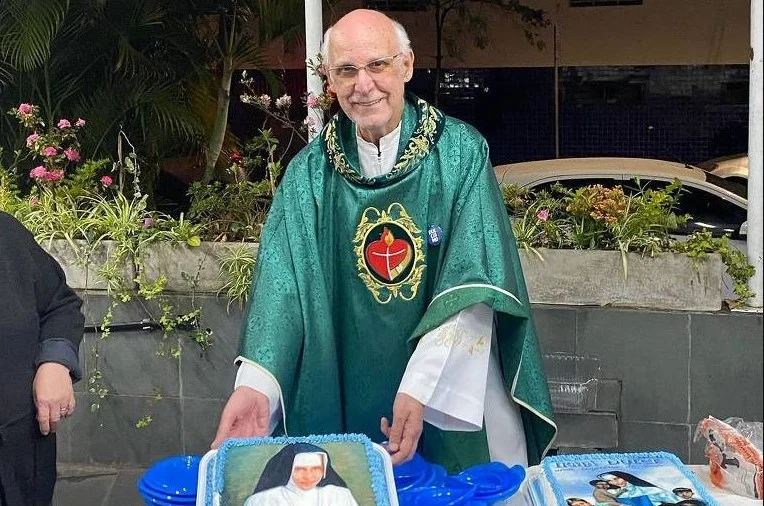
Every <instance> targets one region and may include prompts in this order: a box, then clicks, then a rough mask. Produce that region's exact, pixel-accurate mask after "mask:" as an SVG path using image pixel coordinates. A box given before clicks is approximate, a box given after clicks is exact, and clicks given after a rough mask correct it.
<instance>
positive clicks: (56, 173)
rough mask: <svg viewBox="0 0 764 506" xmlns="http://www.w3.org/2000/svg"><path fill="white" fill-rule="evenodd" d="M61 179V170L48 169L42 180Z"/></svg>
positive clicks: (62, 173)
mask: <svg viewBox="0 0 764 506" xmlns="http://www.w3.org/2000/svg"><path fill="white" fill-rule="evenodd" d="M62 179H64V171H63V170H50V171H48V172H46V173H45V175H44V176H43V180H44V181H51V182H56V181H61V180H62Z"/></svg>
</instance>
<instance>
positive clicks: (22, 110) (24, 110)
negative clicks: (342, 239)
mask: <svg viewBox="0 0 764 506" xmlns="http://www.w3.org/2000/svg"><path fill="white" fill-rule="evenodd" d="M18 111H19V114H24V115H26V114H32V106H31V105H30V104H19V109H18Z"/></svg>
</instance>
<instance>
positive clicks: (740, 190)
mask: <svg viewBox="0 0 764 506" xmlns="http://www.w3.org/2000/svg"><path fill="white" fill-rule="evenodd" d="M706 181H708V182H709V183H711V184H714V185H716V186H718V187H719V188H724V189H725V190H727V191H729V192H732V193H734V194H736V195H740V196H741V197H743V198H744V199H747V198H748V182H747V181H745V184H742V183H743V181H744V180H743V179H742V178H737V177H731V178H723V177H719V176H717V175H716V174H711V173H706Z"/></svg>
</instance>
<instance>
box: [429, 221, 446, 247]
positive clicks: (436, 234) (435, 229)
mask: <svg viewBox="0 0 764 506" xmlns="http://www.w3.org/2000/svg"><path fill="white" fill-rule="evenodd" d="M442 240H443V229H442V228H440V227H439V226H438V225H430V228H428V229H427V244H429V245H430V246H437V245H439V244H440V241H442Z"/></svg>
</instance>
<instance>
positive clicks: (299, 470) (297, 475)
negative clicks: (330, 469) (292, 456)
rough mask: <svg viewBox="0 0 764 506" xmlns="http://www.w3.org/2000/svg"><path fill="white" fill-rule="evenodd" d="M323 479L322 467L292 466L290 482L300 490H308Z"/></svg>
mask: <svg viewBox="0 0 764 506" xmlns="http://www.w3.org/2000/svg"><path fill="white" fill-rule="evenodd" d="M323 477H324V468H323V466H294V468H293V469H292V481H293V482H294V484H295V485H297V486H298V487H299V488H300V489H301V490H310V489H312V488H313V487H315V486H316V485H318V482H320V481H321V478H323Z"/></svg>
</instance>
